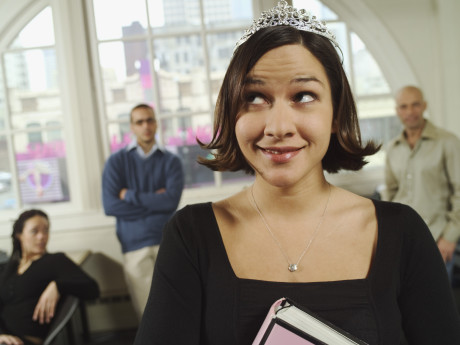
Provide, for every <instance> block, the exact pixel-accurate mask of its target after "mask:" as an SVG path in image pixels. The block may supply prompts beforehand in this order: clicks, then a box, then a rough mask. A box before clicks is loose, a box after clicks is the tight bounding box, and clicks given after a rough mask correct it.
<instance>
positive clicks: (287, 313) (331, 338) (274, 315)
mask: <svg viewBox="0 0 460 345" xmlns="http://www.w3.org/2000/svg"><path fill="white" fill-rule="evenodd" d="M287 344H289V345H366V343H365V342H364V341H362V340H360V339H358V338H356V337H354V336H352V335H351V334H349V333H347V332H345V331H343V330H341V329H340V328H338V327H336V326H335V325H333V324H331V323H330V322H328V321H326V320H323V319H322V318H320V317H319V316H318V315H316V314H315V313H313V312H311V311H310V310H308V309H306V308H304V307H302V306H299V305H297V304H295V303H294V302H292V301H291V300H289V299H286V298H282V299H279V300H277V301H276V302H275V303H273V305H272V306H271V307H270V310H269V312H268V314H267V316H266V318H265V320H264V322H263V324H262V326H261V327H260V330H259V332H258V333H257V336H256V338H255V339H254V342H253V343H252V345H287Z"/></svg>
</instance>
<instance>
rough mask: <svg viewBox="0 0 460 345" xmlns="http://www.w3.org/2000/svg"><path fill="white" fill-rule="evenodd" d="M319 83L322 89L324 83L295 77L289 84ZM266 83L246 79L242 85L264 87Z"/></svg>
mask: <svg viewBox="0 0 460 345" xmlns="http://www.w3.org/2000/svg"><path fill="white" fill-rule="evenodd" d="M311 82H315V83H319V84H321V86H323V87H324V83H323V82H322V81H321V80H319V79H318V78H316V77H296V78H293V79H292V80H291V81H290V84H305V83H311ZM265 84H266V82H265V81H264V80H263V79H259V78H255V77H247V78H246V79H245V80H244V85H265Z"/></svg>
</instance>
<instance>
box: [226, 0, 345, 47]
mask: <svg viewBox="0 0 460 345" xmlns="http://www.w3.org/2000/svg"><path fill="white" fill-rule="evenodd" d="M278 25H288V26H292V27H294V28H296V29H297V30H302V31H308V32H312V33H314V34H317V35H321V36H324V37H326V38H327V39H329V41H331V42H332V44H333V45H334V46H335V47H337V48H338V49H339V50H340V47H339V44H338V43H337V41H336V40H335V35H334V34H333V33H332V31H331V30H329V29H328V28H327V26H326V23H325V22H323V21H319V20H317V19H316V16H310V15H309V14H308V13H307V11H305V10H304V9H300V10H297V9H296V8H294V7H292V6H289V5H288V3H287V2H286V1H285V0H281V1H279V2H278V5H277V6H275V7H273V8H271V9H269V10H268V11H264V12H262V14H261V15H260V18H259V19H258V20H254V21H253V23H252V25H251V27H250V28H249V29H247V30H246V31H245V32H244V34H243V37H241V38H240V40H239V41H238V42H236V46H235V50H236V49H237V48H238V47H239V46H240V45H242V44H243V43H244V42H246V41H247V40H248V39H249V38H250V37H251V36H252V35H253V34H255V33H256V32H257V31H259V30H260V29H263V28H268V27H270V26H278Z"/></svg>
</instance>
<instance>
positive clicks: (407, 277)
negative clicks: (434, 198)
mask: <svg viewBox="0 0 460 345" xmlns="http://www.w3.org/2000/svg"><path fill="white" fill-rule="evenodd" d="M404 223H406V224H408V228H409V231H406V232H405V234H404V238H403V247H402V248H403V252H402V255H403V256H402V258H403V260H402V263H401V265H402V266H401V294H400V300H399V303H400V308H401V313H402V322H403V329H404V332H405V335H406V338H407V340H408V342H409V344H417V345H422V344H426V345H432V344H443V345H450V344H451V345H458V344H460V319H459V315H458V311H457V309H456V307H455V302H454V298H453V295H452V290H451V287H450V284H449V280H448V277H447V272H446V268H445V264H444V261H443V260H442V257H441V254H440V252H439V250H438V247H437V245H436V242H435V241H434V239H433V237H432V235H431V233H430V231H429V229H428V227H427V226H426V224H425V223H424V221H423V220H422V218H421V217H420V216H419V215H418V214H416V213H415V211H413V210H410V211H409V212H408V214H407V218H406V219H405V220H404Z"/></svg>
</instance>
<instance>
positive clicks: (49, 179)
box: [17, 158, 63, 204]
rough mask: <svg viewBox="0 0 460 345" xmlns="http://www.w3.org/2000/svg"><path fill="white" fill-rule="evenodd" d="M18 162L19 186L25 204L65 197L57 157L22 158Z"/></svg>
mask: <svg viewBox="0 0 460 345" xmlns="http://www.w3.org/2000/svg"><path fill="white" fill-rule="evenodd" d="M17 164H18V172H19V187H20V190H21V198H22V202H23V203H24V204H33V203H42V202H53V201H58V200H62V199H63V193H62V187H61V183H60V173H59V164H58V159H57V158H42V159H39V160H37V159H34V160H21V161H18V162H17Z"/></svg>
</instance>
